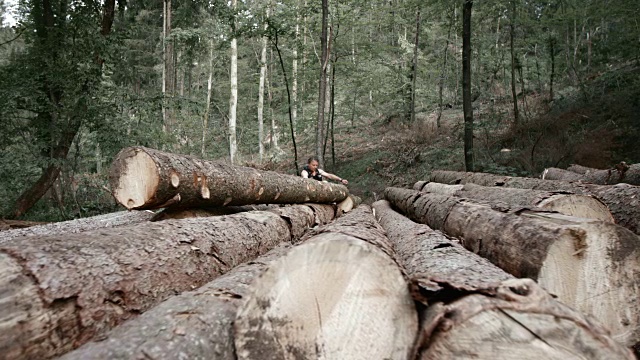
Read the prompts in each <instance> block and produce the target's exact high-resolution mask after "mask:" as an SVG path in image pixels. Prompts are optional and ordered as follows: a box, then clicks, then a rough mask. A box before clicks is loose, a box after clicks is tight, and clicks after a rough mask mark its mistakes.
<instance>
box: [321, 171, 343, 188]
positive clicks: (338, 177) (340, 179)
mask: <svg viewBox="0 0 640 360" xmlns="http://www.w3.org/2000/svg"><path fill="white" fill-rule="evenodd" d="M318 170H319V171H320V175H322V176H324V177H327V178H329V179H331V180H335V181H339V182H341V183H343V184H345V185H347V184H348V183H349V181H348V180H347V179H343V178H341V177H340V176H337V175H334V174H331V173H328V172H326V171H324V170H320V169H318Z"/></svg>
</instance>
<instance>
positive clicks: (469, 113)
mask: <svg viewBox="0 0 640 360" xmlns="http://www.w3.org/2000/svg"><path fill="white" fill-rule="evenodd" d="M472 6H473V1H472V0H465V2H464V6H463V8H462V108H463V110H462V111H463V112H464V167H465V169H466V170H467V171H473V169H474V164H473V155H474V154H473V152H474V151H473V108H472V107H471V7H472Z"/></svg>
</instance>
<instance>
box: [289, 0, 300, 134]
mask: <svg viewBox="0 0 640 360" xmlns="http://www.w3.org/2000/svg"><path fill="white" fill-rule="evenodd" d="M295 34H296V35H295V38H294V45H293V54H292V55H293V63H292V64H291V103H292V107H291V120H292V122H293V133H294V136H295V133H296V129H297V127H298V46H299V44H300V9H299V1H297V2H296V33H295Z"/></svg>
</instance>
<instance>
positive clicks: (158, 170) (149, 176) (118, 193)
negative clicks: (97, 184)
mask: <svg viewBox="0 0 640 360" xmlns="http://www.w3.org/2000/svg"><path fill="white" fill-rule="evenodd" d="M109 182H110V184H111V188H112V189H113V195H114V197H115V198H116V200H117V201H118V202H120V203H121V204H122V205H124V206H125V207H126V208H127V209H155V208H161V207H183V208H186V207H207V206H209V207H211V206H226V205H250V204H295V203H305V202H313V203H332V202H338V201H342V200H344V199H345V198H346V197H347V195H348V193H349V192H348V190H347V188H346V187H345V186H344V185H341V184H330V183H328V182H321V181H316V180H310V179H303V178H301V177H296V176H292V175H284V174H279V173H276V172H273V171H261V170H256V169H253V168H250V167H244V166H234V165H228V164H223V163H216V162H211V161H207V160H201V159H197V158H193V157H189V156H186V155H177V154H170V153H166V152H162V151H159V150H153V149H148V148H145V147H139V146H138V147H130V148H125V149H123V150H121V151H120V152H119V153H118V155H117V156H116V158H115V160H114V161H113V163H112V165H111V169H110V172H109Z"/></svg>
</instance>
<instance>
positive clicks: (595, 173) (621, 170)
mask: <svg viewBox="0 0 640 360" xmlns="http://www.w3.org/2000/svg"><path fill="white" fill-rule="evenodd" d="M577 166H579V165H577ZM577 166H576V165H574V169H576V171H584V173H582V175H580V174H579V173H577V172H574V171H571V170H569V169H567V170H562V169H557V168H547V169H545V170H544V172H543V173H542V178H543V179H548V180H568V181H584V182H588V183H592V184H599V185H612V184H619V183H626V184H629V185H636V186H637V185H640V164H632V165H627V164H625V163H620V164H618V165H616V166H615V167H613V168H612V169H607V170H598V169H589V168H585V167H583V166H582V167H579V168H578V167H577Z"/></svg>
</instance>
